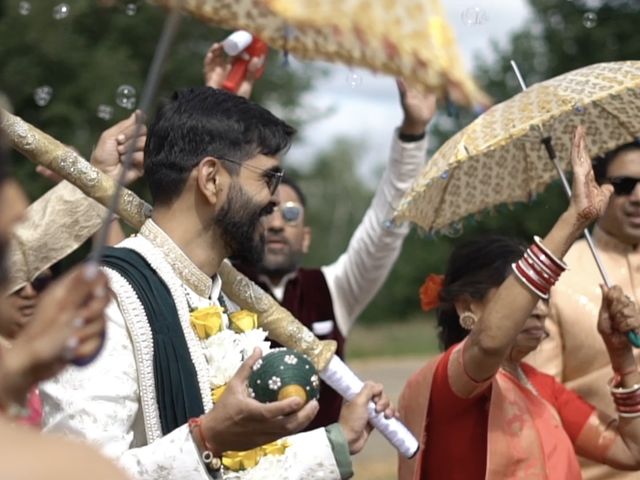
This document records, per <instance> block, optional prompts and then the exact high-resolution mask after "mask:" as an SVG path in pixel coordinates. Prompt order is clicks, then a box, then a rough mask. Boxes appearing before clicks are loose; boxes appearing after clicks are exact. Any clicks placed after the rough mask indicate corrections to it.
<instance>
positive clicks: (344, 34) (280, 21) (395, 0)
mask: <svg viewBox="0 0 640 480" xmlns="http://www.w3.org/2000/svg"><path fill="white" fill-rule="evenodd" d="M153 2H154V3H157V4H160V5H164V6H169V7H180V8H181V9H182V10H183V11H186V12H187V13H189V14H191V15H193V16H195V17H197V18H200V19H202V20H204V21H207V22H209V23H212V24H215V25H217V26H220V27H223V28H228V29H243V30H248V31H250V32H252V33H254V34H256V35H258V36H259V37H260V38H262V40H264V41H265V42H267V43H268V44H269V45H270V46H271V47H272V48H278V49H282V50H285V51H288V52H291V53H292V54H294V55H296V56H299V57H300V58H304V59H310V60H326V61H329V62H342V63H345V64H347V65H353V66H361V67H366V68H370V69H371V70H374V71H378V72H384V73H389V74H391V75H395V76H399V77H403V78H404V79H405V80H406V81H407V82H409V83H410V84H412V85H414V86H416V87H421V86H422V87H423V88H425V89H429V90H431V91H441V92H442V93H443V94H444V93H445V92H446V93H447V94H448V95H449V97H450V98H451V99H452V100H453V101H455V102H457V103H460V104H462V105H467V106H488V104H489V103H490V102H489V99H488V97H487V96H486V95H485V94H484V93H483V92H482V91H481V90H480V89H479V88H478V87H477V86H476V85H475V83H474V81H473V80H472V79H471V77H470V76H469V75H468V74H467V73H466V71H465V70H464V69H463V67H462V65H463V61H462V56H461V55H460V52H459V49H458V45H457V43H456V41H455V37H454V34H453V29H452V28H451V26H450V25H449V24H448V23H447V21H446V18H445V16H444V12H443V9H442V7H441V5H440V0H376V1H370V0H321V1H318V0H153Z"/></svg>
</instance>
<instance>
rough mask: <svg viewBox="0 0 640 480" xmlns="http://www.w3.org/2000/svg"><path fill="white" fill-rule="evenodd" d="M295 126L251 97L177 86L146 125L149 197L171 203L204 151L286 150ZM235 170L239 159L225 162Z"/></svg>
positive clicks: (248, 153)
mask: <svg viewBox="0 0 640 480" xmlns="http://www.w3.org/2000/svg"><path fill="white" fill-rule="evenodd" d="M294 134H295V129H294V128H293V127H292V126H290V125H288V124H287V123H285V122H284V121H282V120H280V119H279V118H277V117H276V116H275V115H273V114H272V113H271V112H269V111H268V110H266V109H265V108H263V107H261V106H260V105H258V104H256V103H253V102H250V101H249V100H247V99H245V98H242V97H238V96H237V95H233V94H231V93H228V92H225V91H224V90H216V89H214V88H211V87H196V88H187V89H184V90H180V91H178V92H176V93H175V94H174V96H173V99H172V101H171V102H169V103H167V104H166V105H165V106H164V107H162V108H161V109H160V110H159V112H158V114H157V115H156V117H155V119H154V121H153V123H152V124H151V126H150V127H149V132H148V135H147V143H146V145H145V149H144V176H145V178H146V180H147V184H148V185H149V191H150V193H151V197H152V198H153V202H154V203H155V204H157V205H159V204H165V205H166V204H169V203H171V202H172V201H173V200H175V199H176V197H178V195H180V193H181V192H182V190H183V189H184V186H185V183H186V181H187V178H188V177H189V175H190V174H191V171H192V170H193V169H194V168H195V167H196V165H198V163H199V162H200V160H202V159H203V158H204V157H206V156H212V157H217V158H219V159H221V160H222V159H228V160H231V161H233V162H244V161H245V160H248V159H250V158H252V157H254V156H256V155H258V154H263V155H267V156H277V155H279V154H280V153H282V152H284V151H286V150H287V149H288V148H289V146H290V144H291V138H292V137H293V135H294ZM225 168H226V169H227V170H228V171H229V172H231V173H235V172H237V170H238V168H239V167H238V165H236V164H234V163H232V162H225Z"/></svg>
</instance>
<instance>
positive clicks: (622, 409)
mask: <svg viewBox="0 0 640 480" xmlns="http://www.w3.org/2000/svg"><path fill="white" fill-rule="evenodd" d="M616 410H617V411H618V412H620V413H640V404H637V405H632V406H628V407H623V406H620V405H616Z"/></svg>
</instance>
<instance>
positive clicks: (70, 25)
mask: <svg viewBox="0 0 640 480" xmlns="http://www.w3.org/2000/svg"><path fill="white" fill-rule="evenodd" d="M20 3H24V2H19V1H18V0H0V5H1V8H0V58H1V59H2V70H1V71H2V75H1V77H0V90H1V91H4V92H5V93H6V94H7V95H8V96H9V97H10V99H11V101H12V103H13V106H14V109H15V112H16V113H17V114H18V115H19V116H21V117H22V118H24V119H25V120H27V121H28V122H31V123H33V124H34V125H36V126H38V127H39V128H41V129H42V130H44V131H46V132H47V133H50V134H51V135H53V136H54V137H56V138H58V139H60V140H61V141H63V142H65V143H67V144H70V145H73V146H75V147H76V148H77V149H78V150H80V152H81V153H82V154H84V155H85V156H87V157H88V156H89V154H90V152H91V146H92V145H93V144H94V143H95V142H96V140H97V138H98V136H99V134H100V132H101V131H102V130H104V129H105V128H107V127H108V126H110V125H111V124H113V123H115V122H116V121H118V120H121V119H122V118H125V117H126V116H128V115H129V114H130V113H131V112H130V110H127V109H125V108H122V107H120V106H118V105H117V104H116V102H115V97H116V90H117V89H118V87H119V86H121V85H131V86H132V87H134V88H135V89H136V91H137V98H138V100H139V98H140V95H141V93H142V92H141V90H142V87H143V84H144V80H145V77H146V74H147V69H148V68H149V64H150V62H151V59H152V57H153V52H154V49H155V46H156V43H157V41H158V37H159V35H160V32H161V29H162V24H163V21H164V18H165V13H164V11H163V10H162V9H160V8H158V7H154V6H152V5H149V4H147V3H146V2H142V1H137V2H136V1H135V0H134V1H116V0H100V1H98V2H96V1H86V0H67V2H66V3H67V4H68V6H69V15H68V16H67V17H66V18H63V19H60V20H56V19H54V18H53V14H52V12H53V9H54V7H55V6H56V5H59V4H60V3H61V2H60V1H58V0H38V1H34V0H32V1H30V2H27V3H29V5H30V7H31V8H30V12H29V14H28V15H22V14H21V13H20V11H19V7H20ZM129 4H135V5H136V6H137V12H136V13H135V15H127V14H126V13H125V11H126V5H129ZM226 33H228V32H225V31H223V30H220V29H216V28H213V27H211V26H209V25H205V24H203V23H201V22H199V21H197V20H195V19H193V18H190V17H186V16H185V17H183V18H182V21H181V26H180V30H179V32H178V35H177V38H176V41H175V43H174V45H173V47H172V49H171V52H170V56H169V59H168V61H167V64H166V68H165V73H164V76H163V80H162V83H161V86H160V90H159V95H158V98H167V97H168V96H169V95H170V94H171V92H172V91H173V90H175V89H177V88H181V87H185V86H193V85H202V83H203V77H202V62H203V58H204V54H205V52H206V51H207V49H208V48H209V46H210V45H211V43H212V42H213V41H214V40H216V39H217V40H220V39H222V38H224V36H225V35H226ZM267 72H268V74H267V75H265V77H264V79H263V80H261V81H260V82H259V83H258V85H257V87H256V89H255V93H254V96H253V98H254V100H256V101H258V102H261V103H264V104H267V105H278V107H279V110H278V113H279V114H280V115H282V116H283V117H285V118H286V119H288V120H290V121H292V122H293V123H294V124H299V123H300V122H301V120H303V119H304V118H303V117H301V115H300V113H299V109H296V108H295V107H296V106H297V105H298V104H299V101H300V95H301V93H302V92H304V91H305V90H307V89H308V88H309V87H310V85H311V79H312V76H313V75H314V74H317V71H316V70H314V69H313V68H307V69H304V70H303V71H295V72H294V71H293V70H291V69H287V68H283V67H282V58H281V55H280V54H279V53H278V52H271V55H270V57H269V62H268V65H267ZM43 85H47V86H50V87H51V88H52V90H53V96H52V98H51V101H50V102H49V103H48V104H47V105H46V106H43V107H40V106H38V105H36V103H35V102H34V98H33V94H34V90H35V89H36V88H38V87H40V86H43ZM101 104H104V105H109V106H111V107H113V108H114V116H113V118H111V119H109V120H103V119H101V118H98V116H97V114H96V111H97V108H98V106H99V105H101ZM16 169H17V173H18V176H19V178H20V179H21V180H22V182H23V184H24V185H25V186H26V187H27V190H28V193H29V194H30V195H31V196H32V197H36V196H39V195H40V194H41V193H42V192H43V191H44V190H45V189H46V188H49V187H50V185H49V184H47V182H46V181H44V180H43V179H41V178H39V177H38V175H36V174H34V173H33V166H32V165H30V164H29V163H28V162H24V161H17V162H16Z"/></svg>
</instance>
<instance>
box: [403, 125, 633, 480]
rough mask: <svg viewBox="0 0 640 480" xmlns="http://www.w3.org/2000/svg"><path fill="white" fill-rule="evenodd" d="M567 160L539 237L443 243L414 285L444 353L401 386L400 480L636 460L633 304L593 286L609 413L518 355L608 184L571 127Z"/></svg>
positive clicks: (539, 323) (500, 475)
mask: <svg viewBox="0 0 640 480" xmlns="http://www.w3.org/2000/svg"><path fill="white" fill-rule="evenodd" d="M572 165H573V170H574V182H573V192H574V195H573V197H572V199H571V202H570V205H569V207H568V208H567V210H566V212H565V213H564V214H563V215H561V217H560V218H559V219H558V221H557V222H556V224H555V225H554V227H553V228H552V230H551V231H550V232H549V234H548V235H547V237H545V239H544V240H540V239H538V238H536V241H535V243H534V244H533V245H531V247H529V248H528V249H525V248H524V247H523V246H521V245H520V244H519V243H517V242H515V241H512V240H509V239H505V238H503V237H490V238H486V239H483V240H476V241H472V242H469V243H468V244H466V245H463V246H461V247H458V248H457V249H456V250H454V252H453V254H452V256H451V258H450V260H449V264H448V267H447V273H446V274H445V276H444V279H443V280H442V282H438V281H433V279H430V281H428V282H427V283H426V284H425V286H424V287H423V290H422V291H421V296H422V297H423V298H422V300H423V306H424V307H427V308H429V307H433V306H434V304H435V303H437V304H438V324H439V327H440V339H441V341H442V343H443V345H444V347H445V349H446V351H445V352H444V353H443V354H441V355H439V356H438V357H437V358H435V359H433V360H431V361H430V362H428V363H427V364H426V365H425V366H424V367H423V368H422V369H420V370H419V371H418V372H417V373H415V374H414V375H413V376H412V377H411V378H410V379H409V381H408V382H407V384H406V385H405V388H404V390H403V392H402V394H401V397H400V402H399V410H400V415H401V418H402V420H403V421H404V422H405V424H406V425H407V426H408V427H409V429H410V430H411V431H412V432H413V433H414V434H415V435H416V436H417V437H418V438H420V439H421V441H420V450H419V452H418V453H417V454H416V456H415V457H414V458H413V459H410V460H406V459H404V458H401V459H399V468H398V473H399V479H400V480H426V479H429V480H432V479H438V480H449V479H452V480H453V479H464V480H473V479H487V480H494V479H495V480H498V479H499V480H512V479H523V480H524V479H526V480H547V479H562V480H578V479H580V478H581V474H580V469H579V466H578V462H577V459H576V453H577V454H580V455H583V456H585V457H588V458H590V459H593V460H596V461H599V462H602V463H607V464H609V465H611V466H613V467H615V468H619V469H626V470H635V469H639V470H640V372H639V370H638V366H637V365H636V361H635V359H634V357H633V353H632V349H631V346H630V345H629V343H628V342H627V340H626V336H625V333H626V332H628V331H630V330H634V329H637V328H639V327H640V310H639V309H638V308H637V306H636V305H635V304H634V303H633V302H632V301H631V300H630V299H629V298H627V297H625V295H624V294H623V293H622V290H621V289H620V288H619V287H613V288H611V289H606V288H604V289H603V306H602V309H601V312H600V318H599V323H598V329H599V331H600V333H601V335H602V337H603V340H604V342H605V344H606V346H607V349H608V352H609V356H610V359H611V363H612V368H613V372H614V378H613V379H612V382H611V392H612V395H613V397H614V401H615V403H616V406H617V409H618V412H619V417H618V419H617V420H616V419H613V418H607V417H606V416H605V415H603V414H600V413H599V412H597V411H595V409H594V408H593V407H592V406H590V405H589V404H588V403H587V402H585V401H584V400H582V399H581V398H580V397H579V396H577V395H576V394H575V393H573V392H571V391H569V390H567V389H566V388H565V387H563V386H562V385H561V384H559V383H558V382H556V380H555V379H554V378H553V377H550V376H548V375H545V374H543V373H541V372H538V371H536V370H535V369H534V368H533V367H531V366H529V365H527V364H525V363H523V362H522V359H523V358H524V357H525V356H526V355H527V354H528V353H529V352H531V351H533V350H534V349H535V348H536V347H537V346H538V345H539V343H540V342H541V341H542V340H543V339H544V337H545V330H544V318H545V316H546V308H547V307H546V302H545V301H544V300H545V299H546V298H548V293H549V290H550V288H551V286H552V285H553V283H554V282H555V281H556V280H557V278H558V277H559V276H560V274H561V273H562V271H563V269H564V264H563V263H562V261H561V260H559V258H561V257H562V256H563V255H564V254H565V253H566V251H567V249H568V248H569V246H570V245H571V244H572V243H573V241H574V240H575V239H577V238H578V236H579V235H580V232H581V231H582V229H584V228H586V227H587V226H588V225H589V223H591V222H592V221H593V220H595V219H596V218H597V217H598V215H599V214H600V213H601V212H602V211H603V209H604V207H605V206H606V204H607V201H608V197H609V195H610V194H611V187H610V186H608V185H605V186H598V185H597V184H596V183H595V180H594V178H593V172H592V170H591V164H590V161H589V157H588V154H587V151H586V141H585V138H584V131H583V130H582V129H581V128H578V130H577V131H576V135H575V138H574V147H573V151H572ZM439 283H441V284H439ZM434 299H437V302H434V301H433V300H434Z"/></svg>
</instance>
